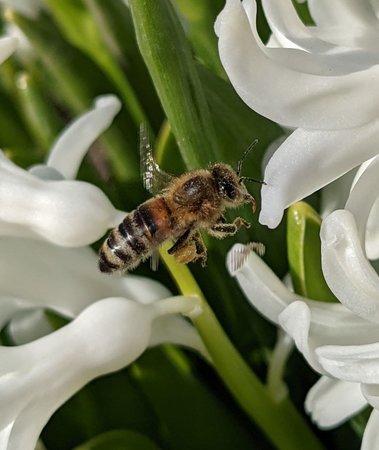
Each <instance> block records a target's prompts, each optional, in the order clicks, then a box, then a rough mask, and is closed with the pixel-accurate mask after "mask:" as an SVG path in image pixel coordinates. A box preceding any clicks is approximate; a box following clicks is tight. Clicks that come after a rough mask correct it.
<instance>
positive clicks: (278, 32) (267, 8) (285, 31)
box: [262, 0, 335, 53]
mask: <svg viewBox="0 0 379 450" xmlns="http://www.w3.org/2000/svg"><path fill="white" fill-rule="evenodd" d="M262 6H263V9H264V12H265V16H266V18H267V21H268V23H269V26H270V29H271V31H272V32H273V33H274V35H275V37H276V38H277V40H278V41H279V42H281V43H282V46H283V47H287V48H291V47H293V48H301V49H303V50H307V51H309V52H317V53H320V52H326V51H330V50H332V49H333V48H334V47H335V46H334V45H332V44H330V43H328V42H325V41H322V40H320V39H317V38H315V37H314V36H313V35H312V31H311V29H310V28H309V27H306V26H305V25H304V24H303V22H302V21H301V20H300V18H299V16H298V15H297V13H296V11H295V8H294V6H293V4H292V2H291V1H289V0H282V1H281V2H275V1H274V0H263V1H262Z"/></svg>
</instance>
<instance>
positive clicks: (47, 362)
mask: <svg viewBox="0 0 379 450" xmlns="http://www.w3.org/2000/svg"><path fill="white" fill-rule="evenodd" d="M119 109H120V102H119V101H118V100H117V98H115V97H114V96H104V97H100V98H99V99H97V101H96V103H95V107H94V108H93V109H92V110H90V111H88V112H87V113H85V114H83V115H82V116H81V117H80V118H79V119H77V120H76V121H75V122H74V123H73V124H72V125H70V126H69V127H68V128H67V130H66V131H65V132H64V133H63V134H62V135H61V136H60V138H59V139H58V140H57V142H56V143H55V144H54V146H53V148H52V150H51V151H50V154H49V157H48V158H47V161H46V163H45V164H42V165H38V166H35V167H32V168H31V169H30V170H29V171H25V170H22V169H20V168H19V167H17V166H15V165H14V164H13V163H11V162H10V161H8V160H7V159H6V158H5V157H4V156H3V155H2V156H1V157H0V179H1V183H0V236H1V237H0V245H1V252H0V272H1V273H0V325H1V329H3V328H4V326H7V335H8V336H9V337H10V338H11V339H12V341H13V343H14V344H15V345H16V346H14V347H0V361H1V362H0V402H1V404H2V405H6V408H2V409H1V411H0V448H1V449H4V450H12V449H14V450H16V449H17V450H18V449H21V448H22V449H23V450H27V449H33V448H34V447H35V444H36V441H37V439H38V436H39V434H40V432H41V431H42V428H43V426H44V425H45V423H46V422H47V421H48V419H49V417H50V416H51V415H52V414H53V413H54V412H55V410H56V409H57V408H58V407H59V406H60V405H62V403H64V402H65V401H66V400H67V399H68V398H69V397H71V396H72V395H73V394H74V393H75V392H76V391H78V390H79V389H80V388H82V387H83V386H84V385H85V384H86V383H88V382H89V381H91V380H92V379H94V378H96V377H98V376H100V375H104V374H107V373H110V372H113V371H116V370H119V369H121V368H123V367H125V366H126V365H128V364H130V363H131V362H133V361H134V360H135V359H136V358H138V357H139V355H140V354H141V353H142V352H143V351H144V350H145V349H146V348H147V347H148V346H155V345H158V344H160V343H164V342H170V343H174V344H179V345H184V346H187V347H189V348H193V349H195V350H197V351H199V352H201V353H202V354H203V355H204V356H205V357H206V358H209V357H208V354H207V352H206V350H205V348H204V345H203V343H202V341H201V339H200V337H199V335H198V333H197V332H196V330H195V329H194V328H193V327H192V326H191V325H190V323H189V322H187V321H186V320H185V319H184V318H183V317H180V314H182V313H184V314H187V315H188V314H191V315H193V314H199V313H200V312H201V310H200V307H199V306H198V300H197V299H196V298H193V297H184V296H178V297H172V296H171V295H170V293H169V292H168V291H167V289H165V288H164V287H163V286H161V285H160V284H159V283H157V282H155V281H153V280H149V279H147V278H143V277H138V276H132V275H127V276H124V277H122V276H119V277H118V276H114V277H109V276H106V275H103V274H101V273H100V271H99V270H98V267H97V256H96V254H95V252H94V251H93V250H92V249H91V248H89V247H84V245H85V244H88V243H91V242H93V241H95V240H97V239H98V238H100V237H101V236H102V235H103V234H104V233H105V231H106V230H107V229H108V228H109V227H111V226H114V225H115V224H117V223H118V222H119V221H120V219H121V218H120V214H121V213H120V212H119V211H117V210H116V209H115V208H114V207H113V206H112V204H111V203H110V202H109V200H108V199H107V197H106V196H105V195H104V194H103V192H102V191H101V190H100V189H98V188H97V187H96V186H93V185H91V184H89V183H84V182H80V181H75V180H72V179H73V178H74V177H75V176H76V173H77V170H78V168H79V165H80V163H81V161H82V158H83V157H84V155H85V153H86V151H87V149H88V147H89V146H90V145H91V143H92V142H93V141H94V140H95V139H96V138H97V136H98V135H99V133H101V132H102V131H104V130H105V129H106V128H107V127H108V126H109V125H110V123H111V122H112V120H113V117H114V115H115V114H116V113H117V112H118V110H119ZM122 216H124V213H122ZM57 244H58V245H57ZM45 309H49V310H53V311H55V312H56V313H58V314H62V315H64V316H66V317H67V318H69V319H73V320H72V322H71V323H70V324H68V325H66V326H65V327H63V328H61V329H59V330H58V331H53V330H52V329H51V327H50V326H49V323H48V321H47V320H46V317H45V316H44V314H41V311H43V310H45ZM73 348H75V351H74V352H73V351H72V349H73Z"/></svg>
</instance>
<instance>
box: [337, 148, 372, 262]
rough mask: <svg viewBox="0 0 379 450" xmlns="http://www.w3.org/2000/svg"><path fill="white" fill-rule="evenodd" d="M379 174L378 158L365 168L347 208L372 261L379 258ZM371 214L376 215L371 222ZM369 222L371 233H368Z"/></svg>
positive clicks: (354, 187) (347, 203)
mask: <svg viewBox="0 0 379 450" xmlns="http://www.w3.org/2000/svg"><path fill="white" fill-rule="evenodd" d="M378 173H379V157H378V156H376V157H375V158H373V159H372V160H370V163H369V164H368V165H367V166H366V167H365V168H364V170H363V171H362V173H361V174H360V176H359V178H358V179H357V180H356V182H355V184H354V186H353V188H352V190H351V192H350V195H349V197H348V199H347V202H346V206H345V208H346V209H347V210H349V211H350V212H351V213H352V214H353V215H354V218H355V221H356V224H357V229H358V236H359V238H360V241H361V245H362V247H363V246H364V245H366V247H364V248H366V252H367V256H368V257H369V258H370V259H376V258H377V257H378V256H379V248H378V247H379V246H378V245H377V244H376V243H377V242H378V231H377V229H378V226H377V223H378V222H377V220H376V219H377V215H378V206H376V207H375V204H376V202H377V200H378V197H379V177H378ZM362 199H364V201H362ZM373 209H374V211H373ZM371 212H373V213H374V214H373V217H371V220H370V221H369V216H370V215H371ZM369 222H370V232H368V231H369V230H368V223H369ZM368 237H369V238H370V239H369V242H367V238H368Z"/></svg>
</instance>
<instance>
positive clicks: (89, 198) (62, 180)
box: [0, 95, 124, 247]
mask: <svg viewBox="0 0 379 450" xmlns="http://www.w3.org/2000/svg"><path fill="white" fill-rule="evenodd" d="M120 107H121V105H120V102H119V100H118V99H117V98H116V97H115V96H112V95H108V96H103V97H99V98H98V99H97V100H96V102H95V107H94V109H93V110H90V111H89V112H86V113H85V114H83V115H82V116H81V117H79V119H77V120H76V121H75V122H73V124H71V125H70V126H69V127H68V128H67V129H66V130H65V131H64V133H63V134H62V135H61V136H60V137H59V139H58V140H57V141H56V143H55V144H54V146H53V148H52V150H51V152H50V155H49V157H48V159H47V162H46V164H45V165H39V166H36V167H32V168H31V169H30V170H29V171H25V170H23V169H21V168H19V167H17V166H16V165H15V164H13V163H12V162H11V161H9V160H8V159H7V158H6V157H5V156H4V155H3V154H2V153H0V179H1V184H0V235H3V236H20V237H27V238H38V239H44V240H47V241H49V242H53V243H55V244H58V245H62V246H68V247H76V246H83V245H87V244H90V243H92V242H94V241H96V240H98V239H100V238H101V237H102V236H103V235H104V233H105V232H106V230H107V229H108V228H111V227H113V226H115V225H116V224H117V223H119V222H120V219H121V217H122V216H123V215H124V214H123V213H121V212H120V211H118V210H116V209H115V208H114V207H113V205H112V204H111V202H110V201H109V200H108V198H107V197H106V196H105V194H104V193H103V192H102V191H101V190H100V189H99V188H97V187H96V186H94V185H92V184H90V183H86V182H82V181H75V180H72V178H74V177H75V175H76V173H77V170H78V168H79V165H80V163H81V161H82V158H83V157H84V155H85V153H86V152H87V150H88V147H89V146H90V145H91V143H92V142H93V141H94V140H95V139H96V138H97V137H98V135H99V134H100V133H102V132H103V131H104V130H105V129H106V128H107V127H108V126H109V125H110V123H111V122H112V120H113V118H114V116H115V115H116V114H117V112H118V111H119V109H120ZM74 199H75V201H73V200H74Z"/></svg>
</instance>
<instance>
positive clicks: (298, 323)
mask: <svg viewBox="0 0 379 450" xmlns="http://www.w3.org/2000/svg"><path fill="white" fill-rule="evenodd" d="M279 324H280V325H281V327H282V328H283V330H284V331H285V332H286V333H288V334H289V335H290V336H291V337H292V339H293V340H294V341H295V344H296V347H297V348H298V350H299V351H300V352H301V353H302V354H303V356H304V358H305V359H306V360H307V362H308V364H309V365H310V366H311V367H312V368H313V369H314V370H316V371H317V372H319V373H321V374H322V373H325V372H324V370H323V369H322V367H321V366H320V364H319V362H318V361H317V358H316V355H315V348H316V347H317V343H315V342H314V340H313V339H312V337H311V336H310V327H311V311H310V309H309V307H308V306H307V305H306V304H305V303H304V302H301V301H296V302H293V303H291V304H290V305H289V306H288V307H287V308H286V309H285V310H284V311H283V312H282V313H281V314H280V316H279Z"/></svg>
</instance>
